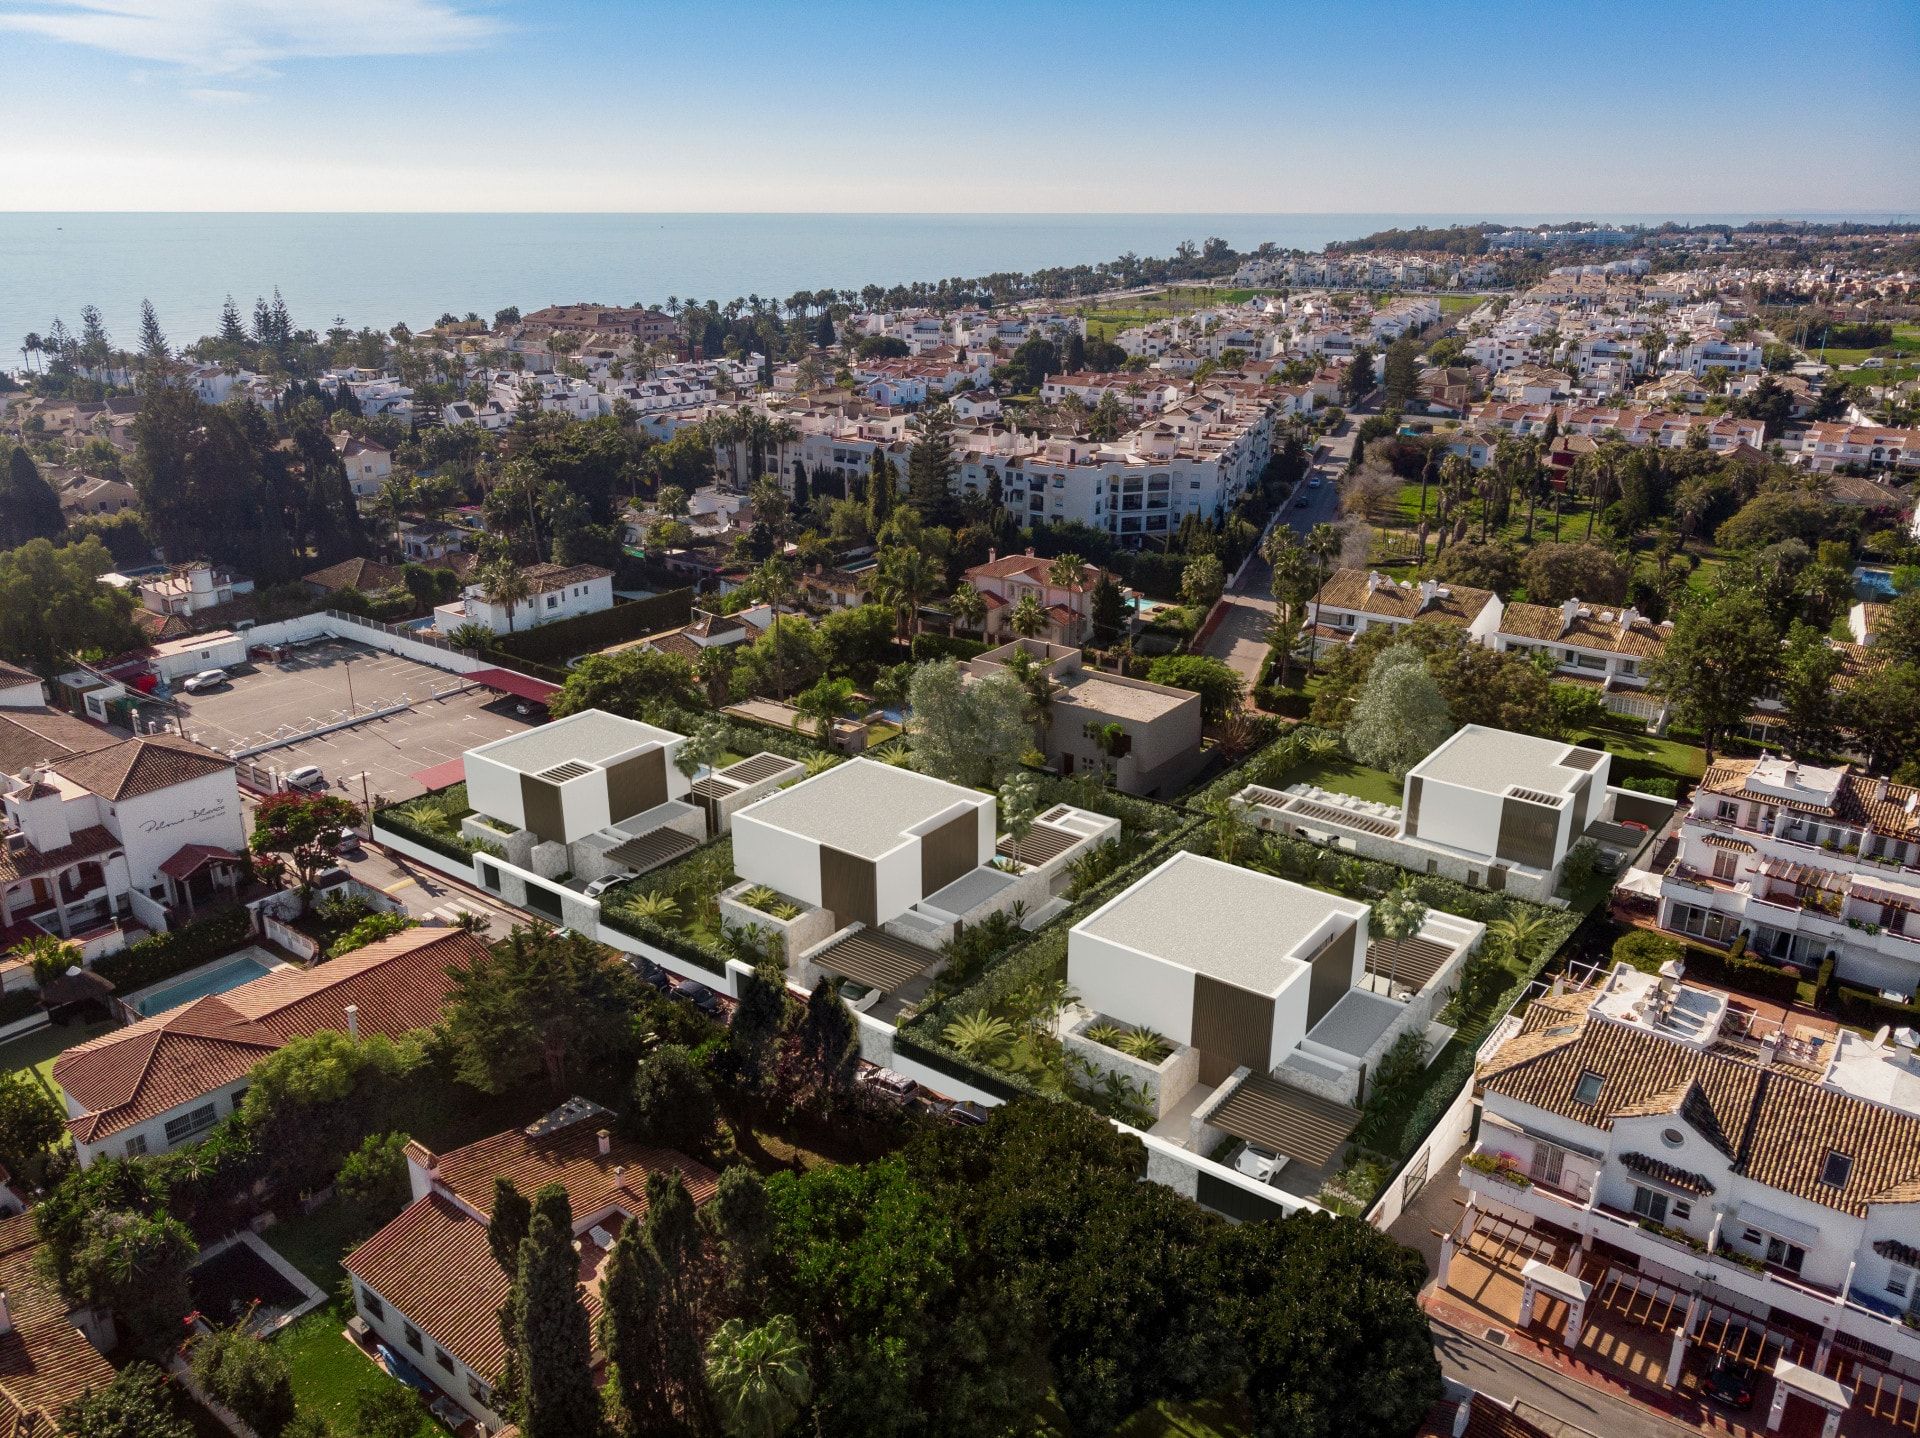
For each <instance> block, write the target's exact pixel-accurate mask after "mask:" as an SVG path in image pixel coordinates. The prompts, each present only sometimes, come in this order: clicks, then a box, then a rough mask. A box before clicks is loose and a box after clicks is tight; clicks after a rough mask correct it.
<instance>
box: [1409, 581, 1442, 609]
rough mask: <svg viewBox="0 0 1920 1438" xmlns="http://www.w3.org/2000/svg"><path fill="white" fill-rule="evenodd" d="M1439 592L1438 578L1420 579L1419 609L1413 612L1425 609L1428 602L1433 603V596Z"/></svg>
mask: <svg viewBox="0 0 1920 1438" xmlns="http://www.w3.org/2000/svg"><path fill="white" fill-rule="evenodd" d="M1439 592H1440V581H1439V580H1437V579H1423V580H1421V581H1420V609H1419V610H1417V611H1415V612H1416V613H1418V612H1423V611H1425V609H1426V607H1427V606H1428V605H1429V604H1431V603H1433V600H1434V596H1435V595H1437V594H1438V593H1439Z"/></svg>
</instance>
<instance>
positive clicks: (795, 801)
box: [733, 759, 990, 859]
mask: <svg viewBox="0 0 1920 1438" xmlns="http://www.w3.org/2000/svg"><path fill="white" fill-rule="evenodd" d="M989 801H990V800H989V796H988V795H986V794H982V793H980V792H979V791H978V790H976V789H968V788H966V787H964V786H963V785H960V784H949V783H948V782H947V781H946V780H944V779H934V778H931V777H929V776H928V775H925V774H921V773H918V772H916V771H915V770H912V769H901V768H896V767H895V766H894V765H892V764H882V763H880V762H879V761H878V760H874V759H849V760H847V762H846V763H844V764H836V765H834V767H833V768H831V769H826V770H823V771H821V772H820V773H818V774H815V775H814V776H813V777H812V778H811V779H803V780H801V781H800V782H799V783H798V784H794V785H792V786H790V787H788V788H785V789H782V790H781V791H780V792H779V793H777V794H769V795H767V797H766V798H764V799H761V800H760V801H759V802H757V803H753V804H749V805H747V807H746V808H744V809H742V810H741V811H740V812H739V813H737V814H735V815H734V816H733V818H734V822H735V823H736V824H737V823H739V822H740V820H742V819H753V820H756V821H758V822H759V823H762V824H766V825H769V826H770V827H772V828H775V829H782V830H784V831H786V832H787V833H789V834H798V835H799V836H800V837H801V838H803V839H811V840H813V842H815V843H816V844H824V845H827V846H828V847H830V848H834V849H839V850H840V851H842V852H843V853H848V854H852V855H854V856H856V857H858V858H862V859H877V858H879V857H880V856H881V855H882V854H887V853H890V852H892V851H893V850H895V849H897V848H899V847H900V845H901V844H902V843H903V842H904V841H905V840H906V837H907V831H908V830H909V829H914V828H917V827H918V826H920V825H922V824H925V823H927V822H929V821H930V820H933V819H937V818H939V817H940V816H941V815H942V814H944V813H946V812H947V811H948V810H950V809H952V808H953V807H954V806H955V805H956V804H969V805H974V806H978V805H980V804H984V803H987V802H989Z"/></svg>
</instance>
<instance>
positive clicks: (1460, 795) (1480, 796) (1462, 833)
mask: <svg viewBox="0 0 1920 1438" xmlns="http://www.w3.org/2000/svg"><path fill="white" fill-rule="evenodd" d="M1500 802H1501V801H1500V796H1499V795H1498V794H1488V793H1486V792H1484V791H1483V790H1479V789H1465V788H1462V787H1460V786H1459V785H1457V784H1445V783H1441V782H1439V781H1437V780H1433V779H1424V780H1423V781H1422V783H1421V789H1420V823H1419V827H1418V828H1417V829H1416V830H1415V831H1414V832H1415V833H1416V834H1417V835H1418V836H1419V837H1420V838H1422V839H1426V840H1429V841H1430V842H1432V843H1435V844H1446V845H1448V846H1450V847H1452V848H1455V849H1465V850H1466V851H1467V852H1469V853H1473V854H1487V855H1492V854H1493V852H1494V850H1495V849H1496V848H1497V847H1498V845H1499V843H1500Z"/></svg>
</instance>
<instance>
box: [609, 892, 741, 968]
mask: <svg viewBox="0 0 1920 1438" xmlns="http://www.w3.org/2000/svg"><path fill="white" fill-rule="evenodd" d="M600 922H601V923H603V924H605V925H606V926H607V927H608V928H610V929H618V930H619V931H620V932H621V933H623V934H626V935H629V936H630V937H632V938H636V939H638V940H640V942H641V943H643V944H652V945H653V946H654V947H655V948H656V949H664V950H666V952H668V953H670V954H672V955H673V956H674V957H675V958H677V959H685V960H686V961H687V962H688V963H690V964H692V965H694V966H695V967H697V968H702V969H705V970H706V971H707V972H708V973H710V974H719V975H721V976H722V977H724V976H725V975H726V972H727V961H726V960H725V959H723V958H722V957H720V955H718V954H716V953H714V952H712V951H711V950H709V949H704V948H702V947H701V946H700V945H699V944H696V943H695V942H694V941H693V940H692V939H689V938H688V937H687V936H686V935H685V934H684V933H682V932H681V931H680V930H679V929H670V928H668V927H667V926H666V925H665V924H657V923H655V922H654V921H653V920H651V919H643V918H641V917H640V916H639V915H637V914H629V913H624V912H621V911H619V910H615V909H609V908H604V907H603V908H602V909H601V910H600Z"/></svg>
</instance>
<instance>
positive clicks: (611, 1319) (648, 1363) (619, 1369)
mask: <svg viewBox="0 0 1920 1438" xmlns="http://www.w3.org/2000/svg"><path fill="white" fill-rule="evenodd" d="M730 1171H731V1170H730ZM666 1311H667V1309H666V1275H665V1274H664V1273H662V1272H661V1270H660V1261H659V1260H658V1259H656V1258H655V1257H654V1256H653V1252H652V1250H651V1249H649V1248H648V1247H647V1245H646V1240H645V1239H644V1238H643V1237H642V1236H641V1231H640V1225H639V1224H637V1223H630V1224H628V1225H627V1226H626V1228H625V1229H624V1230H623V1231H622V1232H621V1234H620V1237H619V1239H618V1240H617V1241H616V1242H615V1243H614V1245H613V1252H612V1253H611V1254H610V1255H608V1258H607V1267H606V1275H605V1278H604V1279H603V1281H602V1283H601V1287H600V1348H601V1351H602V1352H603V1353H605V1354H606V1359H607V1385H606V1389H605V1391H604V1392H605V1402H606V1409H607V1415H608V1417H609V1419H610V1420H611V1421H612V1423H613V1425H614V1427H615V1428H616V1429H617V1430H618V1432H619V1433H620V1434H621V1435H622V1438H644V1435H649V1434H654V1433H663V1432H667V1431H670V1430H671V1428H672V1425H673V1405H672V1400H671V1398H670V1396H669V1394H668V1392H667V1365H666V1355H667V1335H666V1332H665V1331H664V1327H663V1321H664V1319H665V1316H666Z"/></svg>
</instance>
